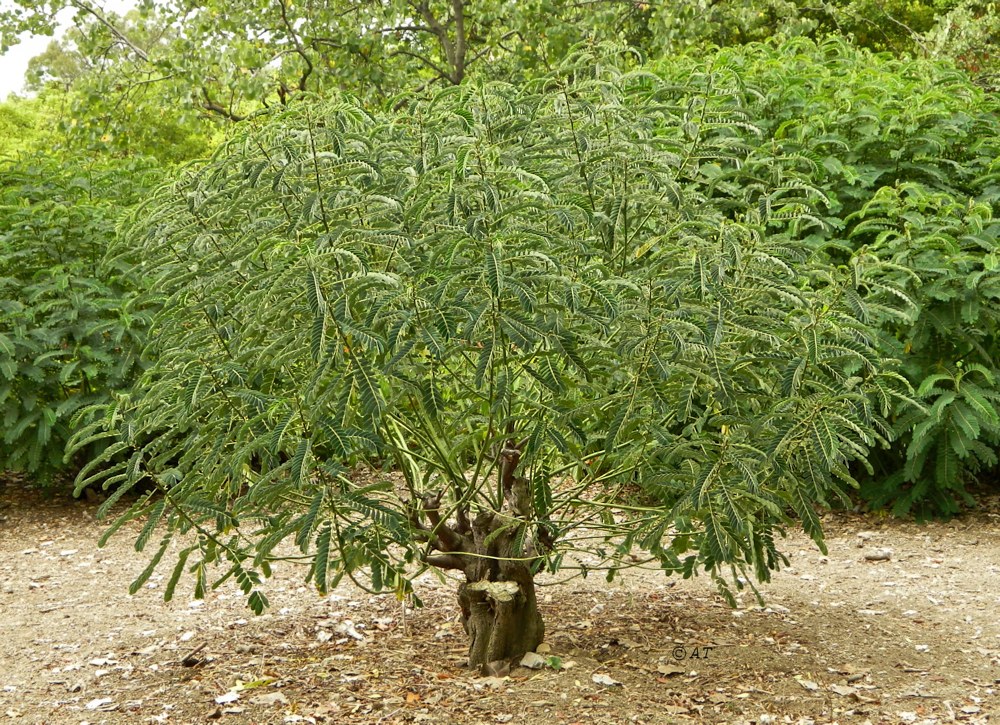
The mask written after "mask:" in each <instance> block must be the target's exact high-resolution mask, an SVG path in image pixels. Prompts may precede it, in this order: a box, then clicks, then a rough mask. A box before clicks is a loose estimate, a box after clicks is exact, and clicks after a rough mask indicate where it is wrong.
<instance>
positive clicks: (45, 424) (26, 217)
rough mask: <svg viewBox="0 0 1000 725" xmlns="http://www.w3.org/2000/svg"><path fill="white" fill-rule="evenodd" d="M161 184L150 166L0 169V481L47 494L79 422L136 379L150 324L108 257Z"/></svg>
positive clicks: (20, 163)
mask: <svg viewBox="0 0 1000 725" xmlns="http://www.w3.org/2000/svg"><path fill="white" fill-rule="evenodd" d="M153 176H154V175H153V174H152V173H151V167H150V166H149V165H148V164H146V163H143V162H136V163H122V164H119V165H115V166H104V167H101V166H96V165H92V164H89V163H86V162H82V161H80V160H76V161H65V162H56V161H53V160H50V159H48V158H46V157H43V156H32V157H22V158H19V159H16V160H12V161H8V162H5V163H4V165H3V168H2V169H0V415H2V421H3V445H2V446H0V469H16V470H21V471H26V472H28V473H30V474H33V476H34V477H35V478H36V480H37V481H39V482H41V483H42V484H49V483H51V482H52V481H53V477H54V476H55V475H56V474H57V473H58V472H59V471H61V470H63V469H64V468H65V465H64V462H63V456H64V452H65V450H64V449H65V443H66V441H67V439H68V438H69V436H70V434H71V433H72V427H71V425H70V419H71V418H72V417H73V415H74V414H75V413H76V412H77V411H78V410H80V409H81V408H82V407H84V406H86V405H90V404H93V403H95V402H99V401H102V400H108V399H109V397H110V396H111V394H112V392H113V391H116V390H123V389H125V388H127V387H128V385H129V384H130V382H131V381H132V379H133V378H134V376H135V374H136V372H137V370H138V362H139V352H140V350H141V346H142V343H143V337H142V335H143V330H144V328H145V325H146V315H145V313H144V312H143V311H142V310H140V309H137V308H135V307H134V305H133V302H134V299H135V295H136V290H135V289H134V288H133V287H131V286H129V285H128V284H126V283H124V282H123V277H122V274H121V271H122V268H123V267H122V265H123V264H124V262H123V260H112V261H110V262H108V263H105V262H104V256H105V252H106V251H107V249H108V246H109V245H110V243H111V240H112V239H113V238H114V234H115V223H116V220H117V219H118V217H119V213H120V210H121V208H122V207H123V206H127V205H128V204H130V203H132V202H133V201H134V199H135V197H136V196H137V195H138V194H139V193H140V192H141V190H142V189H143V188H145V186H146V185H147V183H148V182H151V181H152V178H153ZM125 266H129V265H125ZM93 453H95V451H94V450H87V451H80V453H79V455H80V456H84V455H91V454H93Z"/></svg>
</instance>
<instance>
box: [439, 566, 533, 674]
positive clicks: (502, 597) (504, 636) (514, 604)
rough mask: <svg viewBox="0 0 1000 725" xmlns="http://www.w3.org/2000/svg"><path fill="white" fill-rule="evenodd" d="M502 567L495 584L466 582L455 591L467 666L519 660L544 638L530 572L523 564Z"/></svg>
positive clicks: (483, 581)
mask: <svg viewBox="0 0 1000 725" xmlns="http://www.w3.org/2000/svg"><path fill="white" fill-rule="evenodd" d="M505 564H506V565H505V566H503V567H502V569H503V572H502V578H500V579H499V580H498V581H488V580H482V581H475V582H467V583H465V584H463V585H462V586H461V588H460V589H459V590H458V601H459V604H460V605H461V607H462V625H463V626H464V627H465V632H466V634H468V635H469V666H470V667H482V666H483V665H486V664H488V663H490V662H496V661H498V660H511V659H514V658H520V657H522V656H523V655H524V654H525V653H526V652H532V651H534V650H535V648H536V647H538V645H540V644H541V643H542V639H543V638H544V636H545V625H544V623H543V622H542V615H541V614H540V613H539V611H538V600H537V598H536V597H535V582H534V579H533V577H532V575H531V572H530V571H529V569H528V568H527V567H526V566H524V565H523V564H512V563H510V562H505Z"/></svg>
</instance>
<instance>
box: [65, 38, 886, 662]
mask: <svg viewBox="0 0 1000 725" xmlns="http://www.w3.org/2000/svg"><path fill="white" fill-rule="evenodd" d="M575 62H576V65H570V66H567V67H566V68H563V69H562V70H561V71H560V73H558V74H556V75H553V76H552V77H550V78H548V79H546V80H544V81H543V82H540V83H538V84H536V85H531V86H528V87H525V88H521V89H517V88H514V87H511V86H507V85H501V84H493V85H490V84H487V85H480V86H463V87H457V88H454V89H450V90H448V91H445V92H442V93H441V94H440V95H438V96H437V97H436V98H435V99H434V100H433V102H430V103H428V104H424V105H420V106H417V107H416V108H414V109H413V110H412V111H411V112H407V113H402V114H371V113H368V112H366V111H365V110H363V109H362V108H361V107H360V106H359V105H358V104H356V103H354V102H352V101H351V100H349V99H343V100H339V101H336V102H332V103H328V104H325V105H320V106H316V105H309V104H302V105H300V106H297V107H295V108H294V109H292V110H291V111H289V112H286V113H284V114H282V115H277V116H273V117H262V118H260V120H259V121H254V122H253V123H252V124H251V125H250V126H248V127H246V128H244V129H243V130H242V133H241V134H240V135H238V136H236V137H234V138H233V139H232V140H231V141H230V142H229V143H228V144H227V145H226V146H225V147H224V148H223V149H221V150H220V151H219V152H218V154H217V155H216V156H215V158H214V159H213V160H212V161H210V162H209V163H207V164H205V165H202V166H199V167H196V168H192V169H190V170H188V171H187V172H186V173H185V174H184V175H183V176H182V177H181V178H180V179H178V180H177V181H176V182H175V183H174V184H172V185H170V186H168V187H165V188H163V189H161V190H160V191H159V192H158V193H157V194H155V195H154V196H153V198H151V199H150V200H149V202H148V203H147V204H146V205H145V206H144V207H143V208H141V209H140V210H139V211H138V212H137V213H136V214H135V215H134V217H133V218H132V220H131V222H130V223H129V224H127V225H126V226H127V228H128V229H129V233H128V235H127V237H126V239H125V241H124V242H123V243H122V244H121V245H120V247H121V249H123V250H129V252H130V253H134V251H135V250H136V249H137V248H138V249H140V250H141V251H142V254H143V258H145V259H147V260H148V261H147V262H146V263H145V265H144V266H143V267H141V268H140V269H137V270H136V273H137V274H141V275H144V276H147V277H148V278H149V279H151V280H152V284H151V289H152V290H153V292H151V293H150V295H151V296H152V297H153V298H155V302H156V303H157V304H158V305H159V306H160V309H161V312H160V313H159V314H158V316H157V318H156V321H155V323H154V326H153V330H152V340H153V343H152V346H151V348H150V350H149V354H150V356H151V358H152V359H154V360H155V363H154V364H153V366H152V367H151V368H150V369H149V371H148V372H147V374H146V376H145V377H144V379H143V380H142V381H141V382H140V384H139V385H138V386H137V387H136V389H135V391H134V392H133V393H132V394H131V395H130V396H126V397H123V398H121V399H120V400H119V401H117V403H116V404H115V405H113V406H108V407H107V408H106V409H105V418H104V422H103V424H101V425H93V426H89V427H88V428H85V429H83V430H82V431H81V432H80V434H79V437H78V440H79V443H80V444H82V443H84V442H85V441H87V440H90V439H92V438H94V437H98V438H100V437H102V436H104V437H109V438H110V439H112V440H113V441H114V443H113V445H112V446H111V447H110V448H109V449H108V450H109V452H108V455H107V456H105V458H104V459H98V460H95V461H94V464H93V465H92V466H91V467H90V469H88V471H85V472H84V473H83V474H82V475H81V478H80V479H79V481H78V485H80V486H83V485H86V484H88V483H89V482H91V481H93V480H100V479H103V480H105V481H106V485H107V483H111V482H114V483H118V484H121V485H120V487H119V488H118V489H117V492H116V493H115V494H114V495H113V496H112V497H111V498H110V499H109V500H108V502H107V504H106V507H105V508H107V507H108V506H111V505H112V504H113V503H114V501H115V500H116V499H117V498H118V497H120V496H121V495H122V493H123V492H124V491H125V490H127V489H129V488H130V487H132V486H134V485H135V484H136V483H138V482H139V481H150V482H152V483H154V484H155V485H156V487H157V488H158V489H159V491H160V492H161V494H162V495H160V494H157V495H153V494H150V495H148V496H145V497H143V498H142V499H141V500H140V501H139V502H138V503H137V504H136V505H135V506H133V507H132V508H131V509H129V511H128V512H127V513H125V514H124V515H123V516H121V517H120V518H119V519H118V520H117V522H116V523H115V524H114V525H113V526H112V529H111V530H112V531H113V530H114V529H115V528H117V527H118V526H120V525H121V524H122V523H124V522H125V521H127V520H129V519H132V518H135V517H138V516H145V517H146V519H147V521H146V524H145V526H144V527H143V529H142V532H141V534H140V536H139V540H138V542H137V548H138V549H140V550H141V549H143V547H145V545H146V544H147V543H148V542H149V541H150V540H151V538H152V536H153V533H154V531H156V530H157V528H162V529H164V531H165V533H164V536H163V538H162V540H161V543H160V545H159V547H158V549H157V550H156V553H155V554H154V555H153V558H152V561H151V563H150V565H149V567H148V568H147V569H146V571H144V572H143V573H142V575H141V576H140V577H139V578H138V579H137V581H136V582H135V583H134V584H133V588H138V587H139V586H141V585H142V583H143V582H144V581H145V580H146V579H147V578H148V577H149V575H150V574H151V573H152V571H153V569H154V567H155V566H156V565H157V564H158V563H159V561H160V560H161V559H162V557H163V556H164V554H165V552H166V551H167V549H168V546H169V544H170V541H171V539H172V537H173V536H174V535H175V534H186V533H191V534H196V535H197V536H196V537H195V538H194V539H191V538H182V541H183V543H184V547H183V548H182V549H181V550H180V554H179V560H178V562H177V564H176V566H175V568H174V571H173V574H172V576H171V577H170V578H169V583H168V586H167V587H166V596H167V597H168V598H169V597H171V596H172V595H173V593H174V590H175V586H176V585H177V582H178V580H179V578H180V577H181V575H182V574H183V573H184V571H185V569H190V570H191V571H192V572H193V573H194V575H195V580H196V584H195V594H196V596H201V595H202V594H203V593H204V592H205V590H206V587H207V586H208V579H207V576H208V566H209V564H211V563H213V562H217V561H224V562H225V564H226V569H225V574H224V575H223V576H222V579H221V580H225V579H226V578H228V577H229V576H235V578H236V579H237V581H238V582H239V583H240V585H241V586H242V588H243V590H244V592H245V593H246V594H247V595H248V596H249V603H250V605H251V606H252V607H253V608H254V609H256V610H258V611H259V610H260V609H262V608H263V607H264V606H265V605H266V600H265V598H264V596H263V595H262V593H261V592H260V591H259V590H258V588H257V585H258V583H259V581H260V576H261V574H264V575H266V574H267V573H268V571H269V568H268V562H269V560H270V559H271V557H272V556H273V552H274V550H275V547H276V546H277V545H278V544H279V543H280V542H281V541H283V540H285V539H293V540H294V541H295V543H296V545H297V546H298V547H300V548H301V550H302V551H303V552H304V553H306V554H308V555H309V557H310V560H311V562H312V565H311V570H310V578H311V579H312V581H313V582H314V583H315V585H316V587H317V588H318V589H319V590H320V591H326V590H327V589H329V588H330V587H333V586H335V585H336V584H337V583H338V582H339V581H340V579H341V577H343V576H345V575H346V576H349V577H351V578H353V579H355V581H359V582H361V583H362V584H363V585H364V586H369V587H370V588H371V589H373V590H376V591H378V590H384V589H390V590H395V591H396V592H397V593H399V594H401V595H402V594H404V593H408V592H411V591H412V588H411V584H410V581H411V579H412V576H413V574H414V572H415V571H420V570H423V569H424V568H426V567H437V568H441V569H451V570H456V571H459V572H461V573H462V574H464V578H465V581H464V583H463V584H462V585H461V587H460V589H459V593H458V598H459V603H460V605H461V611H462V620H463V622H464V624H465V628H466V631H467V632H468V634H469V636H470V640H471V642H470V649H469V660H470V663H471V664H473V665H481V664H483V663H486V662H490V661H493V660H500V659H504V658H509V657H513V656H516V655H518V654H520V653H523V652H525V651H527V650H531V649H533V648H534V647H535V646H536V645H537V644H538V643H539V642H540V641H541V640H542V637H543V631H544V630H543V624H542V619H541V616H540V614H539V611H538V606H537V601H536V597H535V591H534V577H535V575H536V573H538V572H539V571H540V570H542V569H543V568H548V569H550V570H553V571H555V570H558V569H562V568H567V567H569V568H577V569H581V570H582V571H583V572H584V573H586V572H588V571H590V570H594V569H600V570H602V571H604V572H606V574H607V576H608V578H609V579H610V578H612V577H613V576H614V574H615V572H616V571H617V570H618V569H619V568H621V567H622V566H626V565H630V564H631V563H632V561H633V558H632V557H631V556H630V553H631V552H632V551H634V550H636V549H640V550H642V551H645V552H648V553H649V555H650V558H652V559H653V560H655V561H657V562H658V563H659V564H660V565H661V566H662V567H663V568H664V570H666V571H667V572H668V573H669V572H681V573H683V574H684V575H685V576H690V575H692V574H693V573H695V572H696V570H698V569H701V568H704V569H705V570H707V571H709V572H711V573H712V575H713V576H715V577H717V578H719V581H720V582H721V581H722V579H721V577H720V573H721V571H722V568H723V567H726V566H732V567H735V568H738V569H743V568H747V567H748V568H750V569H751V570H752V571H753V574H754V575H755V576H756V577H757V578H760V579H766V578H767V577H768V575H769V572H770V571H771V570H772V569H776V568H778V566H779V564H780V562H781V556H780V554H779V553H778V552H777V550H776V547H775V543H774V539H773V535H774V532H775V531H776V530H779V531H780V529H781V527H782V526H783V525H785V524H786V523H788V522H789V521H790V515H791V513H792V512H794V513H795V514H796V515H797V516H799V517H800V518H801V519H802V521H803V525H804V526H805V528H806V530H807V531H808V532H809V534H810V535H812V536H813V538H814V539H816V541H817V542H818V543H820V545H822V543H821V541H822V540H821V531H820V527H819V522H818V519H817V517H816V514H815V512H814V509H813V506H814V504H816V503H821V504H822V503H825V502H826V500H827V497H828V496H829V495H830V494H837V493H839V492H840V489H841V486H842V482H844V481H846V482H848V483H849V482H851V478H850V476H849V474H848V472H847V463H848V462H849V461H851V460H853V459H859V458H863V457H864V455H865V453H866V452H867V449H868V447H869V446H870V445H872V444H873V443H875V442H877V441H879V440H881V436H882V435H884V431H885V427H884V423H883V420H882V417H881V416H883V415H885V412H886V411H887V410H888V406H889V405H890V400H889V399H890V396H891V392H890V390H889V387H890V386H889V385H888V383H889V382H891V380H892V375H891V374H890V373H885V372H883V371H882V370H881V367H882V363H883V361H882V360H880V359H879V357H878V355H877V353H876V352H875V348H874V346H873V344H872V341H871V340H870V339H869V334H868V330H867V328H866V327H865V326H864V325H863V324H862V323H860V322H859V321H858V315H861V314H864V311H865V305H866V304H868V302H867V297H868V296H869V295H868V291H867V287H866V286H865V277H866V274H867V273H866V272H865V267H864V266H861V265H854V264H852V265H848V266H844V267H840V268H836V267H833V266H830V265H828V264H827V263H826V262H825V261H824V260H823V258H822V257H820V256H818V255H813V254H810V253H808V252H807V251H806V250H805V249H803V248H802V247H801V246H795V245H792V244H790V243H789V242H790V240H791V239H793V236H794V234H797V233H798V231H799V230H801V229H803V228H808V227H809V225H811V224H820V223H821V222H819V220H818V219H817V218H816V217H815V216H813V214H812V212H813V211H814V209H815V207H816V206H817V205H819V204H821V203H822V199H821V196H820V195H819V194H815V193H812V192H811V191H810V190H809V189H808V188H804V187H803V185H796V186H795V187H794V193H791V192H790V189H792V188H793V187H788V188H782V187H781V178H780V175H781V168H783V167H782V166H781V165H776V167H775V172H774V179H773V180H772V182H771V183H772V184H773V186H772V185H771V184H768V183H764V182H763V181H760V180H756V181H754V183H749V182H748V183H746V184H745V185H743V186H742V187H741V186H739V185H738V184H734V183H729V182H726V183H719V173H720V171H721V170H722V169H729V170H733V169H739V168H740V161H741V159H742V158H743V157H744V156H746V155H747V153H749V148H750V146H751V145H752V143H753V141H754V139H755V137H756V133H757V132H756V128H755V127H754V126H753V124H752V123H750V121H749V119H748V118H747V115H746V113H745V111H744V110H743V105H744V91H743V90H742V89H741V88H740V84H739V82H738V78H736V77H735V76H733V75H732V74H731V73H730V72H729V71H725V70H723V71H718V72H716V71H713V72H710V73H708V74H704V73H696V74H693V75H692V77H691V80H690V82H689V83H688V84H686V85H681V86H677V85H674V84H670V85H668V84H666V83H665V82H663V81H662V80H661V79H660V78H658V77H656V76H654V75H651V74H648V73H644V72H641V71H637V72H631V73H629V72H624V71H622V70H621V69H620V68H619V61H618V60H616V59H615V58H597V57H592V56H582V57H579V58H576V59H575ZM741 188H742V191H740V189H741ZM880 431H882V432H880ZM116 455H122V456H123V457H122V459H121V462H120V463H118V464H116V465H113V466H110V467H103V468H102V463H103V461H106V460H110V459H111V458H112V457H113V456H116ZM357 464H367V465H369V466H373V467H374V468H375V469H377V470H381V471H382V472H383V473H382V474H380V475H378V476H376V479H375V481H374V482H371V483H363V482H361V481H360V480H359V477H357V476H353V475H352V473H351V469H352V467H353V466H356V465H357ZM91 471H94V473H91ZM837 479H839V482H838V480H837ZM109 533H110V532H109ZM647 560H648V559H647ZM735 568H734V573H735V571H736V569H735ZM362 572H367V574H366V578H365V580H364V581H361V580H360V577H359V574H361V573H362ZM221 580H220V581H221ZM735 581H736V583H737V584H738V585H739V586H742V584H741V583H740V581H741V580H740V579H739V578H738V577H736V578H735ZM726 591H727V592H728V590H726Z"/></svg>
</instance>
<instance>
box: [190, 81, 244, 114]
mask: <svg viewBox="0 0 1000 725" xmlns="http://www.w3.org/2000/svg"><path fill="white" fill-rule="evenodd" d="M201 94H202V95H203V96H204V97H205V101H204V102H203V103H202V104H201V107H202V108H204V109H205V110H206V111H208V112H210V113H216V114H218V115H220V116H222V117H223V118H228V119H229V120H230V121H235V122H239V121H243V120H245V119H246V116H240V115H239V114H236V113H233V112H232V111H231V110H229V109H228V108H226V107H225V106H222V105H219V104H218V103H216V102H215V101H213V100H212V97H211V96H210V95H209V94H208V89H207V88H205V87H204V86H202V88H201Z"/></svg>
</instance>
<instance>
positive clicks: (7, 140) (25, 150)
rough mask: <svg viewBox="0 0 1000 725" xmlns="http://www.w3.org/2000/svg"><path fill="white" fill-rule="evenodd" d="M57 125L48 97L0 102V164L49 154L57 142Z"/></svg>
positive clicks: (56, 112)
mask: <svg viewBox="0 0 1000 725" xmlns="http://www.w3.org/2000/svg"><path fill="white" fill-rule="evenodd" d="M58 125H59V107H58V104H57V103H55V102H54V100H53V99H52V98H51V97H50V96H47V95H43V96H41V97H38V98H30V99H25V98H17V97H13V96H12V97H11V98H9V99H8V100H6V101H3V102H0V160H3V159H11V158H14V157H15V156H17V155H18V154H34V153H37V152H39V151H42V150H49V151H51V149H52V147H53V146H55V145H56V144H57V143H58V141H59V140H60V138H59V134H58V132H57V127H58Z"/></svg>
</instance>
